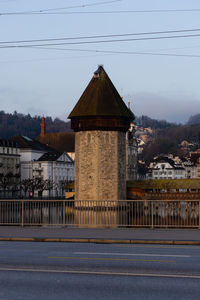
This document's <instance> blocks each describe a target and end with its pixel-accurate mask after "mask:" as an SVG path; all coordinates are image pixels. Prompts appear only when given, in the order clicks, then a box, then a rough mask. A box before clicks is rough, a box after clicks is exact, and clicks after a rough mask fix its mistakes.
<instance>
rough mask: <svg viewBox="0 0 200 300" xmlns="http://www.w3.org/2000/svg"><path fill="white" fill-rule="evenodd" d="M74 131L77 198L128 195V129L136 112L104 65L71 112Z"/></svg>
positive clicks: (106, 197) (112, 197) (98, 199)
mask: <svg viewBox="0 0 200 300" xmlns="http://www.w3.org/2000/svg"><path fill="white" fill-rule="evenodd" d="M69 118H70V119H71V127H72V129H74V131H75V132H76V134H75V157H76V159H75V200H97V201H101V200H120V199H122V200H123V199H126V132H127V130H128V129H129V127H130V122H131V121H132V120H133V118H134V116H133V114H132V112H131V111H130V110H129V109H128V108H127V106H126V105H125V103H124V102H123V100H122V98H121V97H120V95H119V94H118V92H117V90H116V88H115V87H114V85H113V83H112V82H111V80H110V78H109V77H108V75H107V73H106V72H105V70H104V69H103V67H102V66H99V68H98V70H97V71H96V72H95V73H94V76H93V78H92V79H91V81H90V83H89V84H88V86H87V88H86V89H85V91H84V92H83V94H82V96H81V98H80V99H79V101H78V103H77V104H76V105H75V107H74V109H73V110H72V112H71V113H70V115H69Z"/></svg>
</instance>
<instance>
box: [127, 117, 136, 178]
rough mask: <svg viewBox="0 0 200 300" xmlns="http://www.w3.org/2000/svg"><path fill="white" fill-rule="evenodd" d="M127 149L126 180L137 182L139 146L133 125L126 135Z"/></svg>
mask: <svg viewBox="0 0 200 300" xmlns="http://www.w3.org/2000/svg"><path fill="white" fill-rule="evenodd" d="M126 148H127V149H126V180H127V181H129V180H136V179H137V173H138V144H137V139H136V137H135V130H134V125H133V123H131V126H130V128H129V130H128V131H127V134H126Z"/></svg>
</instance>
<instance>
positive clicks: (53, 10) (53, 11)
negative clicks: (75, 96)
mask: <svg viewBox="0 0 200 300" xmlns="http://www.w3.org/2000/svg"><path fill="white" fill-rule="evenodd" d="M117 1H121V0H115V1H108V2H104V3H100V4H106V3H111V2H117ZM92 5H93V6H94V5H97V4H89V5H82V6H71V7H62V8H50V9H41V10H35V11H22V12H20V11H18V12H7V13H0V16H12V15H74V14H142V13H145V14H146V13H176V12H180V13H182V12H191V13H192V12H200V8H191V9H152V10H110V11H63V12H59V11H57V10H66V9H70V8H78V7H82V8H84V7H86V6H92ZM98 5H99V4H98Z"/></svg>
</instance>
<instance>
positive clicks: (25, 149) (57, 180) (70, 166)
mask: <svg viewBox="0 0 200 300" xmlns="http://www.w3.org/2000/svg"><path fill="white" fill-rule="evenodd" d="M16 139H17V141H18V144H19V147H20V148H19V153H20V169H21V189H22V191H21V193H22V196H30V197H34V196H35V197H41V196H44V197H48V196H51V197H63V196H64V194H65V191H66V186H67V184H68V183H69V182H70V181H73V180H74V161H73V160H72V159H71V158H70V157H69V155H68V154H67V153H61V152H58V151H55V150H54V149H52V148H50V147H47V146H46V145H44V144H41V143H40V142H38V141H36V140H32V139H30V138H28V137H25V136H23V137H22V136H20V137H17V138H16Z"/></svg>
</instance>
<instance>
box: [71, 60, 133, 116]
mask: <svg viewBox="0 0 200 300" xmlns="http://www.w3.org/2000/svg"><path fill="white" fill-rule="evenodd" d="M77 117H117V118H119V117H120V118H127V119H130V120H132V119H134V115H133V113H132V112H131V111H130V110H129V109H128V107H127V106H126V104H125V103H124V101H123V100H122V98H121V96H120V95H119V93H118V92H117V90H116V88H115V87H114V85H113V83H112V81H111V80H110V78H109V77H108V75H107V73H106V72H105V70H104V68H103V67H102V66H99V68H98V70H97V71H96V72H95V73H94V76H93V78H92V79H91V81H90V82H89V84H88V86H87V88H86V89H85V91H84V92H83V94H82V96H81V97H80V99H79V101H78V102H77V104H76V105H75V107H74V109H73V110H72V112H71V113H70V115H69V118H71V119H72V118H77Z"/></svg>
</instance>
